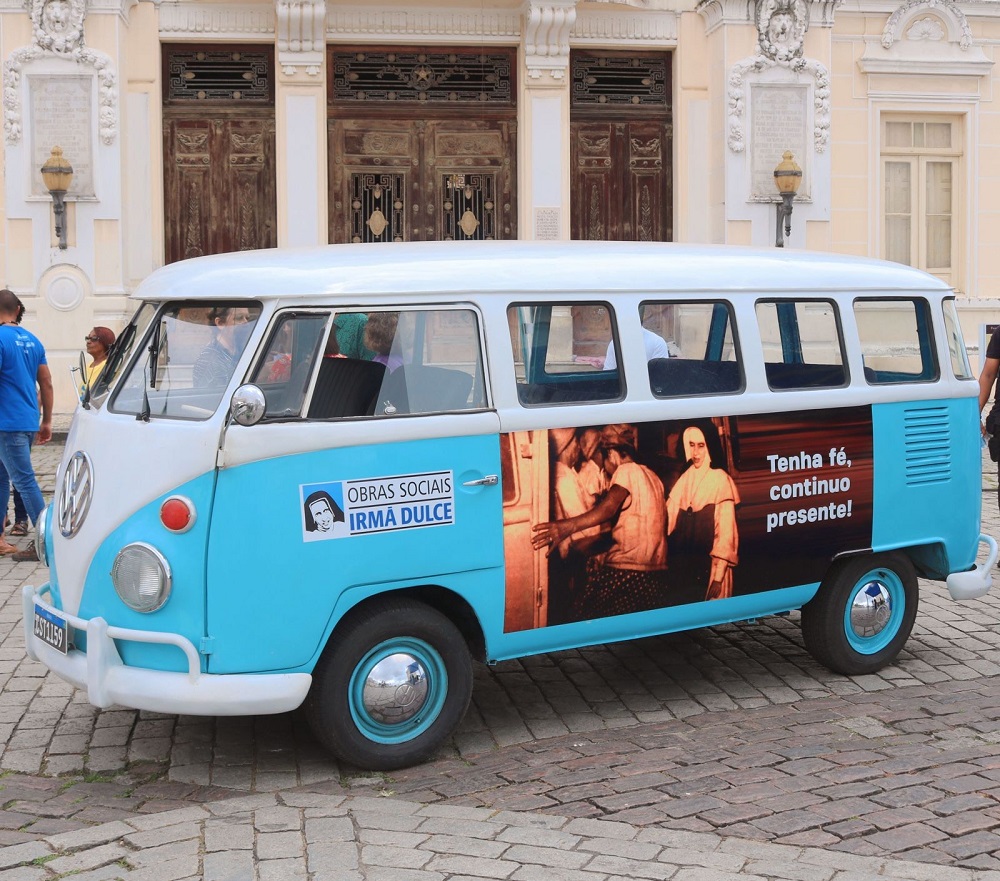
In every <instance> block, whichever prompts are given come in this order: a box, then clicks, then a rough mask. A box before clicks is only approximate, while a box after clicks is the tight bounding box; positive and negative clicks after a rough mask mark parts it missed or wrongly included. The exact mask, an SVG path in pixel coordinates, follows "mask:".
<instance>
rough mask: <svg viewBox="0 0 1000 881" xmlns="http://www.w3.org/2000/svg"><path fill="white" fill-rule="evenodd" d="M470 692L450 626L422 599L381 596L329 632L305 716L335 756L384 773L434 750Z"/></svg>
mask: <svg viewBox="0 0 1000 881" xmlns="http://www.w3.org/2000/svg"><path fill="white" fill-rule="evenodd" d="M471 697H472V659H471V657H470V656H469V650H468V646H467V645H466V643H465V640H464V638H463V637H462V634H461V633H460V632H459V630H458V628H457V627H455V625H454V624H453V623H452V622H451V621H450V620H449V619H448V618H447V617H445V616H444V615H443V614H442V613H440V612H438V611H437V610H436V609H433V608H431V607H430V606H427V605H425V604H424V603H421V602H418V601H415V600H409V599H405V598H400V599H392V598H387V599H380V600H375V601H373V602H371V603H368V604H366V605H365V606H362V607H361V608H359V609H357V610H355V611H353V612H351V613H349V614H348V615H347V616H346V617H345V618H344V620H343V621H342V622H341V624H340V625H339V626H338V627H337V629H336V630H334V632H333V635H332V636H331V637H330V642H329V643H328V645H327V647H326V650H325V651H324V652H323V655H322V657H321V658H320V660H319V663H318V664H317V665H316V669H315V670H314V671H313V684H312V688H311V689H310V691H309V696H308V698H307V700H306V714H307V718H308V720H309V724H310V726H311V728H312V730H313V732H314V733H315V735H316V737H317V739H318V740H319V741H320V742H321V743H322V744H323V745H324V746H325V747H326V748H327V749H329V750H330V751H331V752H332V753H334V754H335V755H336V756H337V757H339V758H341V759H343V760H344V761H347V762H350V763H351V764H354V765H358V766H359V767H362V768H367V769H370V770H375V771H388V770H391V769H393V768H401V767H405V766H406V765H414V764H417V763H418V762H423V761H425V760H427V759H428V758H430V757H431V756H432V755H434V753H435V752H436V751H437V749H438V748H439V747H440V746H441V744H442V743H443V742H444V741H445V740H446V739H447V737H448V736H449V735H450V734H451V732H452V731H453V730H454V728H455V726H457V725H458V723H459V722H460V721H461V719H462V716H463V715H464V714H465V711H466V709H467V708H468V706H469V700H470V698H471Z"/></svg>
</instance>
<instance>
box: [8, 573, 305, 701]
mask: <svg viewBox="0 0 1000 881" xmlns="http://www.w3.org/2000/svg"><path fill="white" fill-rule="evenodd" d="M48 590H49V588H48V585H43V586H42V587H40V588H39V589H38V590H37V591H36V590H35V588H33V587H32V586H30V585H25V586H24V587H23V588H22V589H21V606H22V611H23V618H24V621H23V625H24V647H25V651H26V652H27V654H28V657H30V658H32V659H33V660H36V661H39V662H40V663H42V664H44V665H45V666H46V667H48V668H49V669H50V670H52V671H53V672H54V673H55V674H56V675H58V676H60V677H61V678H62V679H65V680H66V681H67V682H69V683H71V684H73V685H75V686H76V687H77V688H83V689H86V691H87V699H88V700H89V701H90V703H92V704H93V705H94V706H96V707H110V706H112V705H114V704H118V705H120V706H123V707H132V708H134V709H138V710H153V711H155V712H158V713H176V714H182V715H190V716H255V715H264V714H268V713H285V712H288V711H289V710H294V709H295V708H296V707H297V706H299V705H300V704H301V703H302V701H303V700H305V697H306V693H307V692H308V691H309V686H310V684H311V683H312V676H310V675H309V674H308V673H226V674H212V673H202V672H201V658H200V656H199V654H198V650H197V649H196V648H195V646H194V644H193V643H192V642H191V641H190V640H189V639H187V638H186V637H184V636H181V635H180V634H177V633H157V632H155V631H147V630H130V629H127V628H124V627H112V626H110V625H109V624H108V622H107V621H105V620H104V619H103V618H90V619H89V620H88V619H84V618H78V617H76V616H75V615H68V614H66V613H65V612H63V611H61V610H59V609H57V608H55V606H52V605H51V604H49V603H47V602H45V601H44V600H43V599H42V598H41V597H42V595H43V594H46V593H48ZM36 605H38V606H41V607H42V608H44V609H47V610H48V611H50V612H53V613H54V614H56V615H58V616H59V617H61V618H65V619H66V621H67V622H68V624H69V626H70V627H71V628H72V629H73V630H76V631H83V632H84V633H86V634H87V651H86V652H81V651H78V650H76V649H70V650H69V651H68V652H67V653H66V654H65V655H64V654H62V653H61V652H59V651H57V650H56V649H54V648H52V647H51V646H49V645H46V644H45V643H44V642H42V641H41V640H40V639H39V638H38V637H36V636H35V632H34V617H35V606H36ZM116 639H119V640H131V641H134V642H148V643H159V644H162V645H173V646H176V647H177V648H178V649H180V650H181V651H182V652H183V653H184V655H185V656H186V657H187V661H188V670H187V672H186V673H174V672H169V671H165V670H148V669H145V668H142V667H128V666H126V665H125V664H124V663H123V661H122V659H121V655H119V654H118V649H117V647H116V646H115V640H116Z"/></svg>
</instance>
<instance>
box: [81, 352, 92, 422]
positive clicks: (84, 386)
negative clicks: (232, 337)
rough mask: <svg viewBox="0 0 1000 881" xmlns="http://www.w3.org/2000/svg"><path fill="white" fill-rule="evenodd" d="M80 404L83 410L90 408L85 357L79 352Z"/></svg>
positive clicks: (84, 354)
mask: <svg viewBox="0 0 1000 881" xmlns="http://www.w3.org/2000/svg"><path fill="white" fill-rule="evenodd" d="M80 403H81V404H83V406H84V407H85V408H87V407H89V406H90V386H89V385H88V383H87V355H86V353H84V352H80Z"/></svg>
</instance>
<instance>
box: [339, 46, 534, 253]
mask: <svg viewBox="0 0 1000 881" xmlns="http://www.w3.org/2000/svg"><path fill="white" fill-rule="evenodd" d="M513 62H514V55H513V52H511V51H508V50H494V51H491V52H490V53H483V52H482V51H481V50H472V49H456V50H447V51H445V50H440V49H426V50H423V49H419V48H413V47H407V48H405V49H402V48H401V49H380V48H374V47H367V48H363V47H354V48H349V47H348V48H344V47H335V48H331V50H330V64H329V69H330V75H331V83H330V90H329V97H330V106H329V122H328V134H329V139H328V140H329V185H330V199H329V205H330V210H329V236H330V241H331V242H409V241H472V240H482V239H513V238H516V237H517V215H516V172H515V163H514V156H515V154H516V138H517V122H516V108H515V104H514V97H513V96H514V87H513V86H514V84H513V66H514V65H513Z"/></svg>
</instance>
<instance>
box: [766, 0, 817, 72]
mask: <svg viewBox="0 0 1000 881" xmlns="http://www.w3.org/2000/svg"><path fill="white" fill-rule="evenodd" d="M756 20H757V42H758V44H759V45H760V52H761V54H762V55H763V56H764V57H765V58H770V59H771V60H772V61H776V62H777V63H778V64H785V63H788V62H791V61H792V60H793V59H795V58H801V57H802V40H803V38H804V37H805V35H806V29H807V28H808V27H809V18H808V13H807V11H806V4H805V0H757V15H756Z"/></svg>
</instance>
